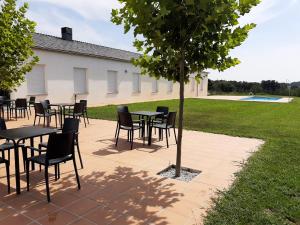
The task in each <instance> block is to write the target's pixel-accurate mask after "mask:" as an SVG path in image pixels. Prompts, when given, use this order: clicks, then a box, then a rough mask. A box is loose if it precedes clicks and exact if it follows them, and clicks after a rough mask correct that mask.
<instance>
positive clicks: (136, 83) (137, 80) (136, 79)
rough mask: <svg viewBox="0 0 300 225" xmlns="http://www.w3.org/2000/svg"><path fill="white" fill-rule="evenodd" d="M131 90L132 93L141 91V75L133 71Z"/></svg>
mask: <svg viewBox="0 0 300 225" xmlns="http://www.w3.org/2000/svg"><path fill="white" fill-rule="evenodd" d="M132 92H133V93H140V92H141V77H140V74H139V73H134V74H133V75H132Z"/></svg>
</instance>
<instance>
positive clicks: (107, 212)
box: [0, 119, 263, 225]
mask: <svg viewBox="0 0 300 225" xmlns="http://www.w3.org/2000/svg"><path fill="white" fill-rule="evenodd" d="M90 122H91V124H90V125H88V127H87V128H84V126H81V130H80V147H81V152H82V156H83V160H84V166H85V167H84V169H80V170H79V174H80V180H81V185H82V188H81V190H80V191H78V190H77V186H76V181H75V175H74V173H73V167H72V166H73V165H72V163H71V162H69V163H66V164H63V165H62V166H61V173H62V176H61V179H60V180H58V181H54V175H53V173H54V169H51V172H52V174H51V181H50V191H51V197H52V202H51V203H50V204H48V203H47V201H46V196H45V185H44V173H43V171H42V172H40V171H39V169H37V170H36V171H31V174H30V178H31V186H30V192H27V191H26V189H25V186H26V183H25V174H24V173H23V167H22V165H21V172H22V174H21V179H22V182H21V186H22V193H21V195H19V196H17V195H16V194H15V193H14V183H15V180H14V177H13V176H12V177H11V182H12V187H13V189H12V194H10V195H7V192H6V191H7V189H6V179H5V170H4V167H3V165H1V168H0V174H1V175H0V224H3V225H10V224H12V225H18V224H63V225H65V224H77V225H79V224H84V225H89V224H101V225H102V224H103V225H105V224H113V225H116V224H120V225H131V224H159V225H167V224H176V225H177V224H178V225H192V224H197V225H199V224H202V222H201V221H202V216H203V215H204V213H205V211H206V209H207V208H208V207H209V204H210V198H211V197H212V196H213V195H214V193H215V191H216V190H217V189H223V188H227V187H228V186H229V185H230V184H231V183H232V178H233V173H234V172H236V171H237V170H239V168H240V167H239V163H238V162H240V161H243V160H245V159H247V158H248V157H249V156H250V155H251V153H252V152H253V151H256V150H257V149H258V147H259V146H260V145H261V144H262V143H263V142H262V141H260V140H256V139H246V138H237V137H229V136H225V135H215V134H208V133H201V132H194V131H185V132H184V144H183V156H182V159H183V166H187V167H191V168H193V169H198V170H201V171H202V173H201V174H200V175H199V176H198V177H196V178H195V179H194V180H193V181H191V182H190V183H185V182H182V181H176V180H170V179H166V178H162V177H160V176H158V175H156V173H157V172H159V171H161V170H162V169H164V168H166V167H167V166H168V165H169V164H173V163H174V162H175V157H176V145H175V141H174V138H173V136H171V141H170V142H171V146H170V148H169V149H167V148H166V143H165V141H163V142H157V141H156V140H154V143H153V145H152V146H151V147H149V146H147V145H146V146H143V145H142V141H141V140H135V144H134V150H129V149H130V146H129V144H128V143H127V142H126V140H125V136H126V135H125V133H122V135H123V136H122V138H123V139H122V138H121V140H120V142H119V146H118V148H115V146H114V138H113V137H114V131H115V125H116V124H115V122H110V121H102V120H91V121H90ZM31 124H32V120H30V121H28V120H26V119H19V120H18V121H12V122H8V123H7V126H8V128H13V127H20V126H23V125H31ZM11 159H13V155H12V156H11ZM78 165H79V163H78ZM13 172H14V166H13V165H11V173H13Z"/></svg>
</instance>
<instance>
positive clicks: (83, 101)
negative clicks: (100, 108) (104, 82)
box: [79, 100, 87, 110]
mask: <svg viewBox="0 0 300 225" xmlns="http://www.w3.org/2000/svg"><path fill="white" fill-rule="evenodd" d="M79 103H83V105H84V109H85V110H86V108H87V100H80V101H79Z"/></svg>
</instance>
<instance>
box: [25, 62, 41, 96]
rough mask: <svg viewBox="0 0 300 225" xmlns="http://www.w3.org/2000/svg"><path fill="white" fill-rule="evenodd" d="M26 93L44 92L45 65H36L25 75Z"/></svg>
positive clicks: (36, 93) (37, 93)
mask: <svg viewBox="0 0 300 225" xmlns="http://www.w3.org/2000/svg"><path fill="white" fill-rule="evenodd" d="M26 81H27V93H28V95H41V94H46V79H45V66H44V65H36V66H34V67H33V69H32V71H31V72H30V73H28V74H27V75H26Z"/></svg>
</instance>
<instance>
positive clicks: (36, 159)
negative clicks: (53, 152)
mask: <svg viewBox="0 0 300 225" xmlns="http://www.w3.org/2000/svg"><path fill="white" fill-rule="evenodd" d="M71 159H72V156H71V155H69V156H66V157H62V158H57V159H50V160H49V166H51V165H55V164H59V163H63V162H66V161H68V160H71ZM27 160H29V161H32V162H34V163H37V164H40V165H46V154H43V155H38V156H34V157H30V158H28V159H27Z"/></svg>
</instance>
